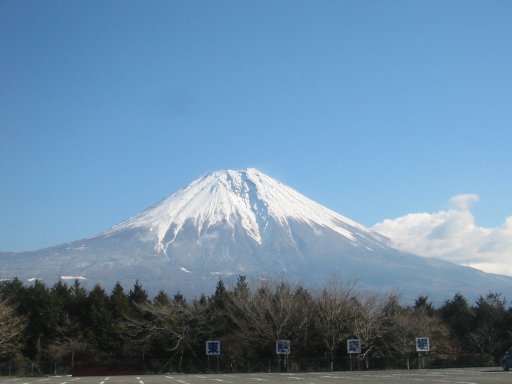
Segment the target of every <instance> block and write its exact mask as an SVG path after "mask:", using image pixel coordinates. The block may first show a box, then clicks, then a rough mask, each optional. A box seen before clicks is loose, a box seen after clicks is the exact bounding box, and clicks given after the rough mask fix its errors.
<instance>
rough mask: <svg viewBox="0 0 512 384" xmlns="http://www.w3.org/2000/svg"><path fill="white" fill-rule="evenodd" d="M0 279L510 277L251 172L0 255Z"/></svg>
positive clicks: (426, 286) (502, 281)
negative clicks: (393, 239)
mask: <svg viewBox="0 0 512 384" xmlns="http://www.w3.org/2000/svg"><path fill="white" fill-rule="evenodd" d="M0 265H1V266H2V268H1V269H0V279H5V278H10V277H14V276H17V277H19V278H20V279H22V280H27V279H29V278H30V279H31V278H33V276H38V279H43V280H44V281H45V282H47V283H50V282H51V281H57V280H58V279H59V277H61V279H66V280H67V279H68V278H71V277H77V279H80V280H81V281H83V283H84V284H85V285H91V286H92V285H93V284H96V283H99V284H101V285H102V286H103V287H105V288H106V289H108V288H109V287H112V286H113V285H114V284H115V283H116V282H118V281H119V282H121V283H123V285H124V286H126V287H128V286H131V285H132V284H133V283H134V282H135V281H136V280H138V281H139V282H140V283H142V284H143V286H144V287H146V288H147V289H148V290H149V291H150V292H152V293H156V292H157V291H158V290H165V291H167V292H169V293H175V292H177V291H180V292H181V293H183V294H185V295H188V296H193V295H198V294H201V293H210V292H212V290H213V289H214V287H215V284H216V283H217V281H218V279H219V278H222V279H224V280H229V279H231V278H233V279H236V277H237V276H238V275H246V276H247V277H248V278H249V280H253V281H255V280H259V279H284V280H287V281H289V282H292V283H294V282H296V283H301V284H303V285H305V286H306V287H313V288H321V287H322V286H323V285H324V284H325V283H326V281H327V280H329V279H339V280H344V281H350V282H357V284H358V285H359V286H360V287H361V288H367V289H370V290H379V291H382V290H388V291H389V290H399V291H401V292H402V293H403V295H404V296H405V298H406V299H408V300H414V299H415V298H416V297H417V295H419V294H423V295H429V296H430V297H431V298H432V299H436V298H437V299H446V298H448V297H451V296H453V294H454V293H456V292H461V293H463V294H465V295H466V296H467V297H468V298H471V297H476V296H478V295H481V294H484V293H486V292H488V291H489V290H492V291H495V292H501V293H503V294H504V295H505V296H509V297H510V296H512V278H510V277H505V276H499V275H491V274H486V273H484V272H481V271H478V270H475V269H472V268H468V267H461V266H458V265H455V264H452V263H449V262H446V261H441V260H436V259H427V258H423V257H419V256H415V255H410V254H404V253H401V252H399V251H397V250H395V249H393V248H392V247H391V246H390V245H389V242H388V241H387V238H385V237H384V236H382V235H380V234H378V233H376V232H373V231H371V230H369V229H367V228H365V227H364V226H362V225H360V224H358V223H356V222H354V221H352V220H350V219H348V218H346V217H344V216H342V215H340V214H338V213H336V212H333V211H331V210H330V209H328V208H326V207H324V206H322V205H320V204H318V203H316V202H314V201H312V200H311V199H309V198H307V197H305V196H304V195H302V194H300V193H299V192H297V191H295V190H293V189H292V188H290V187H288V186H286V185H284V184H282V183H280V182H279V181H277V180H275V179H273V178H271V177H269V176H267V175H265V174H264V173H262V172H260V171H258V170H256V169H253V168H249V169H243V170H237V171H233V170H230V171H219V172H214V173H210V174H208V175H206V176H204V177H201V178H199V179H197V180H195V181H193V182H192V183H191V184H189V185H188V186H186V187H185V188H183V189H181V190H179V191H177V192H176V193H174V194H172V195H171V196H169V197H168V198H166V199H164V200H162V201H161V202H160V203H158V204H156V205H154V206H153V207H151V208H149V209H147V210H146V211H144V212H142V213H140V214H138V215H136V216H134V217H133V218H131V219H129V220H126V221H125V222H123V223H121V224H118V225H116V226H114V227H112V228H111V229H109V230H107V231H105V232H103V233H101V234H100V235H98V236H95V237H92V238H88V239H83V240H78V241H73V242H71V243H68V244H63V245H58V246H55V247H50V248H46V249H42V250H38V251H33V252H21V253H0Z"/></svg>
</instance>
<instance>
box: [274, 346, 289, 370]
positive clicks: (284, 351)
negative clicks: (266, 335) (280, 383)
mask: <svg viewBox="0 0 512 384" xmlns="http://www.w3.org/2000/svg"><path fill="white" fill-rule="evenodd" d="M276 354H277V361H278V366H279V367H281V358H280V356H281V355H284V366H285V368H286V370H288V356H290V340H277V341H276Z"/></svg>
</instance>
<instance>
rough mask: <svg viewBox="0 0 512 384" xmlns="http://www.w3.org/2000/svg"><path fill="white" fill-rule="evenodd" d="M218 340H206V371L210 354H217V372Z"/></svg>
mask: <svg viewBox="0 0 512 384" xmlns="http://www.w3.org/2000/svg"><path fill="white" fill-rule="evenodd" d="M219 355H220V341H219V340H208V341H207V342H206V356H207V358H208V371H209V370H210V356H217V372H219Z"/></svg>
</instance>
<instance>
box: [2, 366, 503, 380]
mask: <svg viewBox="0 0 512 384" xmlns="http://www.w3.org/2000/svg"><path fill="white" fill-rule="evenodd" d="M265 383H275V384H411V383H413V384H414V383H418V384H422V383H425V384H428V383H432V384H443V383H444V384H511V383H512V371H510V372H504V371H502V370H501V369H499V368H467V369H435V370H411V371H361V372H359V371H357V372H356V371H354V372H315V373H250V374H208V375H206V374H205V375H175V374H171V375H152V376H111V377H103V376H97V377H70V376H62V377H37V378H24V377H21V378H12V377H11V378H8V377H0V384H265Z"/></svg>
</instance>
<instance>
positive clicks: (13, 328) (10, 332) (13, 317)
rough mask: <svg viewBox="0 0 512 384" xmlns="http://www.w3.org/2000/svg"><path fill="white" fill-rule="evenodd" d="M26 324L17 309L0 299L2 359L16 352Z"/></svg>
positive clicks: (0, 351)
mask: <svg viewBox="0 0 512 384" xmlns="http://www.w3.org/2000/svg"><path fill="white" fill-rule="evenodd" d="M24 327H25V322H24V320H23V318H21V317H20V316H18V314H17V313H16V309H15V308H14V307H13V306H12V305H10V304H9V303H8V302H7V301H6V300H3V299H0V357H1V356H6V355H8V354H9V353H13V352H15V351H16V350H17V349H18V347H19V345H18V341H19V339H20V337H21V334H22V332H23V329H24Z"/></svg>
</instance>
